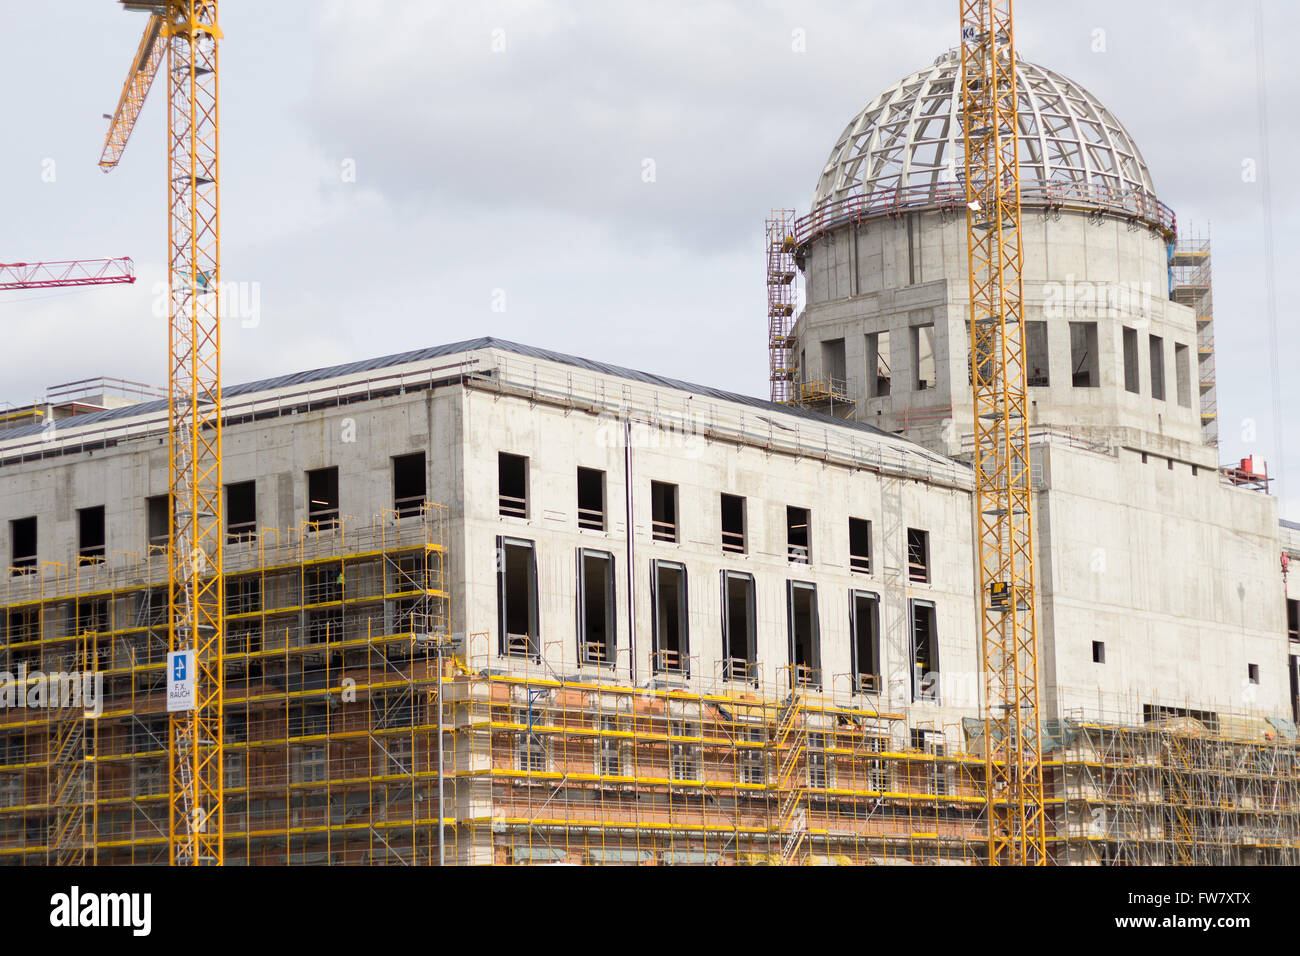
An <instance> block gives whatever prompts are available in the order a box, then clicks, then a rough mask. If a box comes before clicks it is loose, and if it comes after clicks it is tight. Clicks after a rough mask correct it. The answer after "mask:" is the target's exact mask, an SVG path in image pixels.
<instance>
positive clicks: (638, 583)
mask: <svg viewBox="0 0 1300 956" xmlns="http://www.w3.org/2000/svg"><path fill="white" fill-rule="evenodd" d="M466 421H467V423H468V427H467V430H466V431H467V435H468V439H467V440H468V443H469V445H468V451H467V455H466V461H467V462H468V466H467V467H468V470H467V476H466V486H467V488H468V489H469V491H470V493H469V495H468V496H467V499H466V517H467V551H466V561H467V566H468V568H469V579H468V581H467V582H466V588H465V594H466V604H467V608H468V610H467V612H466V613H467V627H468V629H469V631H470V633H471V634H473V633H476V632H487V633H489V634H490V635H491V636H490V638H489V639H488V640H486V641H482V640H474V641H472V646H474V647H476V648H477V649H479V650H482V649H484V648H487V647H491V648H493V649H495V648H496V647H497V640H498V628H497V603H496V602H497V582H496V555H495V546H496V538H497V536H498V535H505V536H510V537H515V538H520V539H525V540H532V541H535V542H536V548H537V552H536V553H537V560H538V577H539V601H540V628H541V640H542V645H543V657H544V661H545V663H544V664H543V665H541V667H540V669H541V670H542V671H544V672H545V671H554V672H556V673H570V674H571V673H576V672H578V671H579V670H580V668H579V667H578V665H577V658H578V648H577V634H576V623H575V616H576V605H575V581H576V554H577V549H578V548H580V547H581V548H596V549H600V550H605V551H609V552H612V553H613V554H614V555H615V562H616V566H617V575H618V577H617V601H618V614H617V620H618V625H617V626H618V646H619V654H618V661H617V667H616V668H614V667H594V668H590V669H589V670H590V671H591V672H592V673H606V674H610V675H617V676H619V677H622V678H624V679H626V676H627V675H628V660H629V651H628V648H629V642H628V633H629V630H630V629H629V626H628V605H627V600H628V599H627V594H628V581H627V567H628V551H629V549H628V540H627V529H626V524H627V522H626V519H625V492H626V488H627V477H626V472H625V456H624V450H625V449H624V442H623V425H622V423H621V422H618V421H616V420H613V419H611V418H610V417H608V416H604V415H594V414H587V413H578V412H574V411H573V410H570V409H564V408H558V407H554V406H548V405H536V406H533V407H529V404H528V403H527V402H524V401H522V400H518V399H509V398H501V397H498V396H495V395H493V394H490V393H484V392H478V391H474V390H471V391H469V393H468V395H467V399H466ZM632 445H633V447H632V474H631V482H632V488H633V539H632V567H633V587H634V589H635V592H636V600H635V606H636V607H635V625H634V631H635V636H636V674H637V679H638V682H641V683H643V682H645V681H646V680H647V679H649V678H650V676H651V675H650V668H651V645H652V630H651V629H652V621H651V598H650V574H651V572H650V566H651V562H652V561H653V560H656V559H659V560H667V561H674V562H680V563H682V564H684V565H685V566H686V568H687V582H688V597H689V600H688V604H689V615H690V654H691V657H692V662H691V672H692V679H691V681H682V683H688V684H692V685H696V686H699V685H703V684H708V683H711V682H715V681H717V680H718V678H719V677H720V676H721V660H722V658H723V656H724V653H723V647H722V625H721V615H722V607H721V572H722V571H723V570H724V569H728V570H734V571H741V572H745V573H748V574H752V575H753V576H754V579H755V587H756V596H757V617H758V627H757V645H758V659H759V662H760V667H761V673H762V677H763V680H765V681H773V682H774V681H776V680H777V679H778V677H784V676H785V675H784V672H782V671H781V669H782V668H784V667H786V666H787V665H788V662H789V654H788V625H787V618H786V584H787V582H788V581H791V580H795V581H811V582H813V583H815V584H816V586H817V600H818V609H819V618H820V631H821V650H822V670H823V675H824V677H823V689H824V691H825V692H826V693H828V694H829V693H830V692H831V691H832V690H833V691H834V692H835V693H836V694H837V696H841V697H842V696H843V695H845V694H846V693H847V692H848V690H849V672H850V631H849V593H850V591H851V590H852V589H859V590H866V591H872V592H875V593H877V594H879V595H880V596H881V600H882V606H881V619H882V620H881V624H882V627H881V636H882V641H881V644H882V648H881V650H882V668H881V670H882V674H883V675H884V676H885V678H886V686H885V688H884V689H883V692H882V693H881V694H879V695H873V697H872V698H871V700H872V701H873V702H875V703H878V704H879V706H881V707H882V709H892V710H898V709H907V710H909V711H910V712H911V714H912V716H913V717H914V719H920V720H926V719H932V720H934V721H935V722H936V725H938V724H939V723H940V722H941V718H942V720H943V721H948V722H955V721H956V720H957V719H958V718H959V717H960V716H963V715H969V714H973V713H974V712H975V707H976V700H975V699H974V697H973V694H974V693H975V690H974V687H975V683H976V682H975V676H976V672H977V668H978V658H977V650H976V647H975V641H974V614H973V609H972V605H971V600H972V590H971V588H972V584H971V580H972V579H971V572H970V562H971V540H970V504H969V502H970V498H969V494H968V493H966V492H964V491H959V490H952V489H946V488H940V487H935V486H930V485H927V484H925V483H924V482H919V481H912V480H907V479H901V478H891V477H881V476H879V475H874V474H871V473H867V472H863V471H861V470H856V469H850V468H847V467H843V466H838V465H834V464H828V463H824V462H820V461H817V460H815V459H813V458H810V457H807V456H804V457H796V456H788V455H783V454H777V453H771V452H767V451H765V450H764V449H762V448H758V447H753V446H737V445H734V444H730V443H724V442H721V441H708V440H707V439H705V438H704V437H702V436H700V435H687V436H682V435H680V434H675V433H672V432H670V431H666V430H663V429H660V428H657V427H654V426H649V425H646V424H644V423H634V425H633V428H632ZM499 451H506V452H510V453H513V454H519V455H524V456H526V457H528V459H529V480H530V486H529V498H530V502H529V517H528V518H515V517H503V516H500V515H499V514H498V513H497V501H496V497H495V494H493V493H490V492H491V491H492V490H493V489H494V488H495V483H496V462H497V453H498V452H499ZM579 466H582V467H588V468H597V469H602V470H604V471H605V473H606V500H607V501H608V502H609V503H610V513H609V518H608V525H607V528H608V530H607V531H605V532H596V531H585V530H579V528H578V527H577V517H576V513H575V512H576V502H577V479H576V469H577V468H578V467H579ZM651 481H662V482H667V483H671V484H676V485H677V486H678V507H679V520H678V523H679V528H680V531H679V539H678V541H677V543H667V542H660V541H655V540H654V539H653V537H652V534H651V499H650V483H651ZM722 492H726V493H728V494H734V495H739V496H742V497H744V498H745V499H746V517H747V553H746V554H743V555H741V554H731V553H726V552H723V550H722V546H721V541H722V538H721V511H720V494H721V493H722ZM787 505H794V506H797V507H806V508H810V509H811V511H812V548H811V550H812V558H811V563H810V564H808V565H803V564H797V563H792V562H790V561H789V560H788V559H787V555H786V538H785V534H786V526H785V508H786V506H787ZM850 516H852V517H860V518H866V519H868V520H870V521H871V522H872V539H873V540H872V550H873V569H872V573H871V574H869V575H862V574H857V573H852V572H850V570H849V541H848V519H849V517H850ZM908 527H915V528H918V529H923V530H927V531H929V532H930V541H931V554H932V577H931V582H932V583H930V584H911V583H908V582H907V580H906V553H905V549H906V533H907V528H908ZM910 599H919V600H926V601H933V602H934V603H935V605H936V610H937V614H938V631H939V644H940V672H941V680H942V681H943V684H942V689H943V692H944V694H945V695H946V699H947V700H948V701H949V702H951V703H952V704H953V707H951V708H945V709H944V711H943V712H942V713H941V712H940V710H939V709H938V708H936V707H934V706H933V705H930V704H922V705H918V706H917V707H915V708H913V707H911V705H910V689H909V687H910V685H909V680H908V670H907V663H906V661H907V656H908V618H907V602H908V600H910ZM510 666H513V667H516V668H519V669H523V670H528V669H538V668H537V666H536V665H532V664H530V663H528V662H527V661H512V662H510ZM661 679H671V680H674V681H680V680H681V679H680V678H679V677H678V676H677V675H661Z"/></svg>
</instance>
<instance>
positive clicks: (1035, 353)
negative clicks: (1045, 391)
mask: <svg viewBox="0 0 1300 956" xmlns="http://www.w3.org/2000/svg"><path fill="white" fill-rule="evenodd" d="M1025 352H1026V356H1025V358H1026V362H1025V378H1026V381H1027V382H1028V384H1029V386H1030V387H1031V388H1047V387H1048V386H1049V385H1051V375H1050V374H1049V372H1048V354H1047V323H1046V322H1026V323H1025Z"/></svg>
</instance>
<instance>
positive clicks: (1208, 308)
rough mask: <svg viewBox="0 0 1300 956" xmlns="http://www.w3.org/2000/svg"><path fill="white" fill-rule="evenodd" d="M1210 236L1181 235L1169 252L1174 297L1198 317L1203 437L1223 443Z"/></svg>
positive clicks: (1197, 366)
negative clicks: (1216, 384)
mask: <svg viewBox="0 0 1300 956" xmlns="http://www.w3.org/2000/svg"><path fill="white" fill-rule="evenodd" d="M1211 280H1212V272H1211V268H1210V237H1209V235H1208V234H1207V235H1206V236H1204V237H1202V236H1200V235H1199V234H1197V233H1191V234H1189V235H1185V236H1180V237H1178V239H1177V240H1176V241H1175V242H1174V243H1173V245H1172V247H1171V248H1170V252H1169V291H1170V298H1171V299H1173V300H1174V301H1175V302H1177V303H1179V304H1180V305H1185V306H1187V307H1188V308H1190V309H1191V310H1192V312H1193V313H1194V314H1195V315H1196V356H1197V358H1196V368H1197V381H1198V382H1199V389H1200V406H1201V437H1202V438H1203V439H1204V441H1205V444H1207V445H1212V446H1217V445H1218V444H1219V422H1218V417H1219V406H1218V399H1217V397H1216V390H1215V379H1214V286H1213V282H1212V281H1211Z"/></svg>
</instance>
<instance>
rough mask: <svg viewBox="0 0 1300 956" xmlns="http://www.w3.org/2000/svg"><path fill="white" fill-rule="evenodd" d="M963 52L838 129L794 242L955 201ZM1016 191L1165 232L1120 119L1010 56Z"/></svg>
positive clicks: (909, 79)
mask: <svg viewBox="0 0 1300 956" xmlns="http://www.w3.org/2000/svg"><path fill="white" fill-rule="evenodd" d="M960 74H961V58H960V56H958V54H957V52H956V51H955V50H954V51H949V52H948V53H945V54H944V55H943V56H941V57H939V58H938V59H937V60H935V61H934V64H933V65H932V66H930V67H928V68H926V69H923V70H918V71H917V72H915V73H912V74H910V75H909V76H906V77H904V78H903V79H902V80H900V81H899V82H898V83H896V84H894V85H893V86H892V87H890V88H889V89H887V90H885V91H884V92H883V93H881V94H880V95H879V96H877V97H876V98H875V99H873V100H872V101H871V102H870V103H869V104H868V105H867V106H866V108H864V109H863V110H862V111H861V112H859V113H858V114H857V115H856V116H855V117H854V118H853V120H852V121H851V122H850V123H849V124H848V126H847V127H846V128H845V130H844V132H843V133H842V134H840V137H839V139H838V140H837V142H836V143H835V148H834V149H832V150H831V153H830V157H829V158H828V159H827V161H826V165H825V167H824V168H823V170H822V173H821V176H820V177H819V179H818V182H817V189H816V192H815V193H814V196H813V202H812V210H811V212H810V214H809V215H808V216H805V217H802V219H801V220H800V221H799V222H798V224H797V226H798V228H797V229H796V232H797V234H798V235H799V237H800V239H801V240H807V239H808V238H811V237H812V236H813V235H815V234H817V233H819V232H822V231H824V230H825V229H826V228H828V227H829V226H831V225H833V224H834V223H836V222H838V221H840V220H842V219H845V218H855V219H861V218H869V217H871V216H874V215H876V214H878V213H882V212H887V211H890V210H891V208H892V209H899V208H908V207H910V208H915V207H921V206H929V205H937V204H945V203H952V202H956V201H961V199H962V196H963V192H964V187H963V185H962V182H963V178H964V176H963V174H964V163H965V146H964V143H963V140H962V125H961V116H960V113H961V88H960V87H961V76H960ZM1016 93H1017V112H1018V123H1019V131H1018V132H1019V148H1020V177H1021V196H1022V200H1023V201H1024V202H1026V203H1030V204H1035V203H1043V204H1047V205H1054V206H1064V207H1077V208H1083V209H1088V210H1094V211H1103V212H1112V213H1117V214H1121V215H1124V216H1127V217H1128V218H1130V219H1133V220H1136V221H1140V222H1142V223H1145V224H1146V225H1148V226H1151V227H1152V228H1154V229H1157V230H1158V231H1160V232H1162V233H1165V234H1166V235H1168V236H1172V235H1173V234H1174V232H1175V221H1174V216H1173V212H1172V211H1171V210H1169V209H1168V207H1166V206H1164V205H1163V204H1162V203H1160V202H1159V201H1158V200H1157V199H1156V196H1155V188H1154V185H1153V183H1152V180H1151V172H1150V170H1149V169H1148V168H1147V164H1146V161H1145V160H1144V159H1143V158H1142V153H1141V151H1140V150H1139V149H1138V147H1137V144H1136V143H1135V142H1134V140H1133V137H1132V136H1131V135H1130V134H1129V132H1128V130H1127V129H1125V128H1124V125H1123V124H1122V123H1120V121H1119V120H1118V119H1116V118H1115V115H1114V114H1113V113H1111V111H1110V110H1108V109H1107V108H1106V107H1105V106H1104V105H1102V103H1101V102H1100V101H1099V100H1098V99H1097V98H1096V97H1095V96H1093V95H1092V94H1091V93H1089V92H1088V91H1087V90H1085V89H1084V88H1083V87H1081V86H1079V84H1077V83H1075V82H1074V81H1073V80H1070V79H1068V78H1067V77H1064V76H1062V75H1061V74H1059V73H1056V72H1054V71H1052V70H1049V69H1046V68H1045V67H1041V66H1038V65H1037V64H1034V63H1030V62H1028V61H1026V60H1020V59H1018V60H1017V63H1016Z"/></svg>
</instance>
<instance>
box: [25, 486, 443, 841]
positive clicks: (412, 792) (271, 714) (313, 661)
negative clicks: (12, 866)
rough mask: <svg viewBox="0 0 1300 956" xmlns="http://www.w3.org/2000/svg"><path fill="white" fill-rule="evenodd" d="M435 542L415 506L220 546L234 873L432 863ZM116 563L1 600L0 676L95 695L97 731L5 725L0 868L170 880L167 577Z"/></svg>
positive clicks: (431, 526) (63, 722)
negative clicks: (115, 872)
mask: <svg viewBox="0 0 1300 956" xmlns="http://www.w3.org/2000/svg"><path fill="white" fill-rule="evenodd" d="M445 523H446V519H445V512H444V509H442V508H441V507H440V506H438V505H434V504H430V503H423V504H417V505H415V506H412V505H410V504H409V503H408V504H406V505H405V506H404V507H403V508H402V509H401V511H400V512H399V511H394V512H387V513H385V514H383V515H381V516H379V517H377V518H376V519H374V520H372V521H370V522H368V523H361V522H352V521H351V520H350V519H343V520H340V521H339V522H338V523H337V524H334V525H332V526H329V527H325V526H323V525H304V526H302V527H300V528H295V529H291V530H289V531H283V532H282V531H277V530H274V529H263V530H262V531H261V532H260V533H259V534H257V535H254V536H248V537H246V538H245V539H244V540H238V541H229V542H228V543H227V553H226V558H227V560H226V569H227V575H226V578H227V580H226V586H227V590H226V611H227V621H228V628H227V633H226V647H225V655H224V666H225V674H226V702H225V708H224V721H225V741H226V746H225V753H226V757H225V767H224V776H225V793H226V796H225V812H226V819H227V822H226V844H225V850H226V861H227V863H401V864H411V863H436V862H438V859H439V855H440V851H445V849H446V847H445V842H446V837H445V835H444V834H445V832H446V831H445V830H444V828H443V826H442V818H441V816H440V815H439V810H438V808H439V805H440V803H443V802H444V801H441V800H439V799H438V796H439V794H440V792H441V791H442V789H443V788H442V786H441V785H440V784H441V781H440V774H439V766H438V756H439V754H441V753H442V752H443V748H442V747H441V745H440V737H439V728H440V727H441V725H442V720H441V699H440V695H439V693H438V683H439V682H438V675H439V673H440V672H441V670H443V669H446V668H449V667H450V666H451V654H450V652H449V642H448V637H449V625H450V617H449V614H450V596H449V592H448V590H447V581H446V560H445V559H446V551H445V542H444V538H445ZM122 557H123V558H124V560H121V561H116V562H113V563H112V564H111V565H108V564H102V563H101V564H98V565H95V566H93V567H89V568H86V567H81V566H78V567H76V568H75V569H72V570H71V571H69V570H68V569H67V568H65V567H64V566H62V565H58V564H55V563H53V562H47V563H45V564H44V565H42V567H41V568H40V569H38V570H37V571H35V572H34V573H21V574H10V575H9V576H8V577H7V579H6V581H5V584H4V586H3V588H2V589H0V592H2V593H3V601H4V609H3V614H2V619H3V623H4V625H5V627H4V638H5V641H4V644H3V647H0V654H2V657H3V661H2V663H3V667H0V669H3V670H6V671H9V672H11V673H12V672H14V671H15V670H16V669H18V668H21V671H19V672H20V673H24V674H28V675H37V676H35V677H29V678H28V681H29V682H33V681H38V680H40V679H41V675H48V674H53V673H54V672H70V673H73V674H76V673H78V672H80V673H90V674H91V675H92V680H93V679H98V680H102V687H103V697H102V698H101V699H100V700H99V704H100V706H99V707H98V708H96V711H97V713H96V712H95V711H89V710H86V709H84V708H80V709H68V708H64V709H54V708H41V709H30V710H29V709H23V710H14V709H9V710H6V711H4V712H0V862H6V863H23V864H31V863H44V862H50V863H67V862H83V861H84V862H95V863H100V864H129V863H135V864H140V863H166V862H167V858H168V829H167V825H168V820H167V710H166V701H165V687H166V675H165V671H164V667H165V658H166V651H167V630H166V629H167V596H166V567H165V564H164V560H165V559H163V558H161V557H158V556H155V557H153V558H146V559H145V560H143V561H139V560H137V561H132V560H130V559H129V556H122ZM17 570H23V569H17ZM70 633H71V634H72V635H73V636H71V637H69V636H67V635H68V634H70ZM42 668H44V670H43V671H42ZM38 672H39V673H38Z"/></svg>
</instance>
